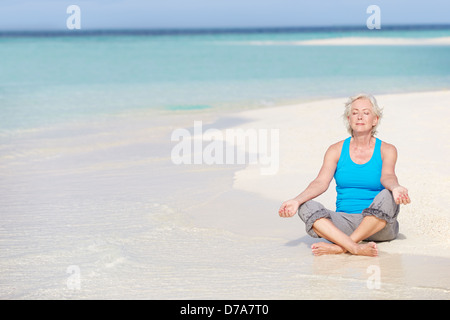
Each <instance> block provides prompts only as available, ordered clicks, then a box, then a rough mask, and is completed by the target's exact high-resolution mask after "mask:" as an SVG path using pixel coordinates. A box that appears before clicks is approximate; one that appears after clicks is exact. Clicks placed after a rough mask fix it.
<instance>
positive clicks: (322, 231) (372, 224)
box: [311, 216, 386, 257]
mask: <svg viewBox="0 0 450 320" xmlns="http://www.w3.org/2000/svg"><path fill="white" fill-rule="evenodd" d="M385 225H386V221H385V220H382V219H379V218H377V217H375V216H366V217H364V218H363V220H362V221H361V223H360V225H359V226H358V227H357V228H356V229H355V231H354V232H353V233H352V234H351V235H350V236H348V235H346V234H345V233H344V232H342V231H341V230H339V229H338V228H337V227H336V226H335V225H334V224H333V222H332V221H331V220H329V219H327V218H321V219H318V220H316V221H315V222H314V224H313V230H314V231H315V232H316V233H317V235H318V236H319V237H321V238H324V239H327V240H329V241H331V242H333V243H326V242H319V243H315V244H313V245H312V246H311V248H312V252H313V254H314V255H323V254H338V253H344V252H350V253H351V254H354V255H363V256H371V257H375V256H377V255H378V249H377V245H376V243H375V242H369V243H363V244H361V243H359V242H360V241H362V240H364V239H367V238H368V237H370V236H371V235H373V234H375V233H377V232H378V231H380V230H381V229H383V228H384V227H385Z"/></svg>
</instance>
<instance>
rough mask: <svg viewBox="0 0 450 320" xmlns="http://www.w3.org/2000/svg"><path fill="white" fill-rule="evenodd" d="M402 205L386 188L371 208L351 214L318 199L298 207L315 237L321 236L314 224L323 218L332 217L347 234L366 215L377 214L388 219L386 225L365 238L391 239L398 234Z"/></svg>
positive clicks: (300, 214) (307, 230)
mask: <svg viewBox="0 0 450 320" xmlns="http://www.w3.org/2000/svg"><path fill="white" fill-rule="evenodd" d="M399 211H400V206H399V205H398V204H396V203H395V200H394V197H393V196H392V193H391V192H390V191H389V190H387V189H384V190H382V191H381V192H380V193H379V194H378V195H377V196H376V197H375V199H374V200H373V202H372V204H371V205H370V206H369V208H366V209H364V210H363V211H362V213H356V214H349V213H344V212H334V211H332V210H328V209H326V208H325V207H324V206H323V205H322V204H320V203H319V202H317V201H313V200H309V201H307V202H305V203H303V204H302V205H301V206H300V207H299V209H298V215H299V216H300V218H301V219H302V220H303V222H304V223H305V225H306V232H307V233H308V234H309V235H310V236H311V237H314V238H319V236H318V235H317V234H316V233H315V232H314V230H313V224H314V222H316V220H318V219H321V218H327V219H330V220H331V221H332V222H333V224H334V225H335V226H336V227H337V228H338V229H339V230H341V231H342V232H344V233H345V234H346V235H348V236H349V235H351V234H352V233H353V231H355V229H356V228H357V227H358V226H359V224H360V223H361V221H362V219H363V218H364V217H365V216H375V217H377V218H379V219H383V220H385V221H386V226H385V227H384V228H383V229H382V230H380V231H378V232H377V233H375V234H373V235H372V236H370V237H369V238H367V239H365V240H371V241H389V240H393V239H395V238H396V237H397V235H398V229H399V228H398V222H397V215H398V213H399Z"/></svg>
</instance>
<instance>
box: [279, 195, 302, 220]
mask: <svg viewBox="0 0 450 320" xmlns="http://www.w3.org/2000/svg"><path fill="white" fill-rule="evenodd" d="M298 207H300V202H298V201H297V200H294V199H292V200H288V201H285V202H283V204H282V205H281V207H280V210H278V214H279V215H280V217H282V218H289V217H292V216H293V215H294V214H296V213H297V210H298Z"/></svg>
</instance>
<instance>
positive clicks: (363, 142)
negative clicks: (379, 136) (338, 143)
mask: <svg viewBox="0 0 450 320" xmlns="http://www.w3.org/2000/svg"><path fill="white" fill-rule="evenodd" d="M352 140H353V145H354V146H355V147H370V145H371V143H372V142H373V141H374V140H375V139H374V137H373V136H372V134H361V135H353V137H352Z"/></svg>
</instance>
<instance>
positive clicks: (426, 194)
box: [233, 91, 450, 257]
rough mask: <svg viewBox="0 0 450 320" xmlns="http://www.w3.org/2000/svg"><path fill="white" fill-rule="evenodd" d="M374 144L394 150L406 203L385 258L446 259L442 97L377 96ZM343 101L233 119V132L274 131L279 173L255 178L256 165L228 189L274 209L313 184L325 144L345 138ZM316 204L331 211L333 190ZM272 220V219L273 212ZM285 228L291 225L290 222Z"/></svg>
mask: <svg viewBox="0 0 450 320" xmlns="http://www.w3.org/2000/svg"><path fill="white" fill-rule="evenodd" d="M377 100H378V102H379V105H380V106H381V107H383V108H384V116H383V119H382V120H381V124H380V126H379V130H378V131H379V134H378V137H379V138H380V139H381V140H384V141H386V142H389V143H392V144H394V145H395V146H396V147H397V149H398V154H399V158H398V162H397V166H396V172H397V175H398V177H399V181H400V183H401V184H402V185H404V186H406V187H407V188H408V190H409V194H410V196H411V199H412V203H411V204H410V205H408V206H402V208H401V212H400V215H399V223H400V233H401V237H400V238H401V239H402V240H398V241H392V242H390V243H383V244H380V246H379V247H380V249H381V251H385V252H389V253H416V254H423V255H432V256H441V257H450V250H449V249H450V209H449V205H450V199H449V195H450V193H449V190H450V168H449V165H448V164H449V163H450V142H449V141H448V139H447V137H448V136H449V134H450V126H449V125H448V123H447V122H448V120H449V119H450V109H449V106H450V91H440V92H423V93H408V94H393V95H381V96H378V97H377ZM345 101H346V98H339V99H331V100H323V101H314V102H309V103H303V104H299V105H291V106H284V107H280V108H271V109H264V110H257V111H247V112H242V113H240V114H239V116H240V117H243V118H245V119H249V120H250V122H248V123H246V124H244V125H242V126H240V127H241V128H243V129H245V128H279V130H280V169H279V172H278V174H276V175H271V176H267V175H261V174H260V172H259V170H258V168H257V167H256V166H253V167H252V166H249V167H247V168H246V169H245V170H241V171H239V172H237V173H236V175H235V181H234V185H233V186H234V188H236V189H237V190H242V191H248V192H254V193H257V194H260V195H262V196H264V197H267V198H270V199H273V200H278V201H279V202H280V204H281V202H282V201H283V200H287V199H289V198H292V197H294V196H296V195H297V194H298V193H300V192H301V191H303V190H304V188H305V187H306V186H307V185H308V184H309V182H311V181H312V179H314V178H315V177H316V175H317V173H318V171H319V169H320V166H321V164H322V160H323V155H324V153H325V151H326V149H327V147H328V146H329V145H331V144H332V143H334V142H337V141H339V140H342V139H344V138H346V137H347V136H348V134H347V133H346V130H345V128H344V125H343V121H342V117H341V115H342V113H343V105H344V102H345ZM333 183H334V181H333V182H332V184H331V185H330V188H329V190H328V191H327V192H326V193H325V194H324V195H322V196H320V197H319V198H318V199H320V201H322V202H323V204H324V205H326V206H327V207H328V208H331V209H334V208H335V203H334V201H335V196H336V193H335V190H334V188H335V185H334V184H333ZM273 214H276V212H274V213H273ZM292 223H293V224H296V223H298V221H292Z"/></svg>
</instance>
